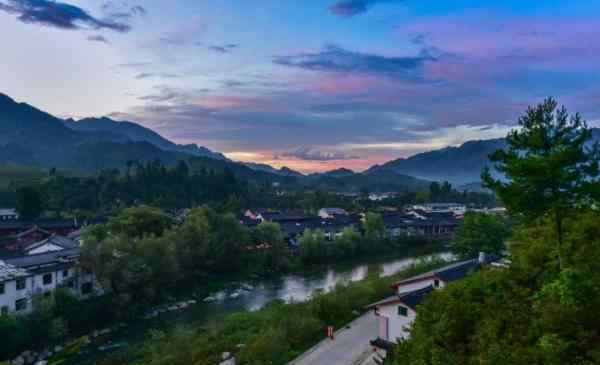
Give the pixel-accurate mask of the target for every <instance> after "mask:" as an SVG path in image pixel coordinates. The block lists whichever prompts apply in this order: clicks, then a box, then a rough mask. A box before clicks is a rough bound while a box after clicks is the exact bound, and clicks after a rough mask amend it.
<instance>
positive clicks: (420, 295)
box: [399, 285, 435, 309]
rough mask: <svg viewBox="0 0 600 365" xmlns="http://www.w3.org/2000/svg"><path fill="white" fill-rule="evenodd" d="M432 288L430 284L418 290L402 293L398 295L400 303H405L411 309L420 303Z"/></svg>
mask: <svg viewBox="0 0 600 365" xmlns="http://www.w3.org/2000/svg"><path fill="white" fill-rule="evenodd" d="M434 290H435V289H434V288H433V286H431V285H430V286H427V287H425V288H422V289H419V290H415V291H411V292H408V293H403V294H401V295H400V298H399V299H400V301H401V302H402V303H404V304H406V305H407V306H409V307H411V308H412V309H415V308H416V307H417V305H419V304H421V302H422V301H423V299H425V297H426V296H427V294H429V293H431V292H432V291H434Z"/></svg>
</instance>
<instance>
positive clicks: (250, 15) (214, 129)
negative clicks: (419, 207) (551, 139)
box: [0, 0, 600, 172]
mask: <svg viewBox="0 0 600 365" xmlns="http://www.w3.org/2000/svg"><path fill="white" fill-rule="evenodd" d="M599 11H600V1H583V0H579V1H578V0H573V1H558V0H555V1H550V0H547V1H543V0H538V1H522V0H519V1H517V0H502V1H500V0H452V1H440V0H435V1H432V0H430V1H423V0H302V1H300V0H293V1H292V0H258V1H248V0H171V1H164V0H137V1H136V0H111V1H105V0H99V1H93V0H64V2H54V1H49V0H0V34H2V35H3V36H2V40H3V42H2V45H1V49H2V52H1V57H2V67H0V92H2V93H6V94H8V95H9V96H11V97H12V98H14V99H16V100H18V101H23V102H27V103H29V104H32V105H35V106H36V107H38V108H40V109H43V110H46V111H48V112H50V113H53V114H55V115H58V116H62V117H74V118H83V117H91V116H96V117H97V116H110V117H112V118H113V119H117V120H129V121H133V122H137V123H139V124H142V125H144V126H147V127H150V128H152V129H154V130H156V131H157V132H159V133H160V134H162V135H163V136H165V137H167V138H169V139H171V140H173V141H176V142H178V143H197V144H199V145H202V146H206V147H208V148H210V149H213V150H216V151H219V152H222V153H224V154H225V155H226V156H228V157H229V158H232V159H235V160H241V161H253V162H260V163H268V164H271V165H273V166H277V167H281V166H288V167H290V168H294V169H297V170H300V171H303V172H313V171H325V170H331V169H336V168H340V167H346V168H350V169H353V170H357V171H360V170H363V169H366V168H368V167H369V166H371V165H374V164H378V163H382V162H385V161H388V160H391V159H395V158H400V157H407V156H411V155H413V154H416V153H419V152H423V151H428V150H432V149H437V148H442V147H445V146H449V145H458V144H460V143H462V142H464V141H467V140H471V139H487V138H495V137H501V136H504V135H505V134H506V132H507V131H508V130H510V129H511V128H512V127H514V126H515V124H516V122H517V119H518V117H519V115H520V114H522V113H523V112H524V111H525V109H526V108H527V106H528V105H531V104H535V103H537V102H539V101H541V100H543V99H544V98H545V97H548V96H553V97H555V98H557V99H558V101H559V103H561V104H564V105H566V106H567V108H569V110H570V111H573V112H575V111H577V112H580V113H582V115H583V116H584V117H585V118H586V119H587V120H588V121H589V123H590V124H591V125H592V126H598V125H600V123H598V120H600V103H599V101H600V88H599V87H598V86H597V85H599V83H598V81H600V80H599V79H600V67H599V66H598V65H600V37H599V36H598V35H599V33H598V29H600V17H598V15H597V14H598V12H599Z"/></svg>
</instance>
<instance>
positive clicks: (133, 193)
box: [41, 160, 248, 214]
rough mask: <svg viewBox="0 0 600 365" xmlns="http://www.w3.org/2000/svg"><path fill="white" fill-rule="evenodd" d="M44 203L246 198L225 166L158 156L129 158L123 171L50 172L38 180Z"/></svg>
mask: <svg viewBox="0 0 600 365" xmlns="http://www.w3.org/2000/svg"><path fill="white" fill-rule="evenodd" d="M41 190H42V191H43V193H44V197H45V200H46V205H47V209H48V210H49V211H51V212H55V213H56V214H62V213H65V212H75V213H79V214H83V213H86V212H87V213H88V214H98V213H112V212H115V211H119V210H120V209H122V208H123V207H129V206H134V205H140V204H147V205H153V206H159V207H161V208H189V207H192V206H197V205H200V204H204V203H214V204H220V203H222V202H230V201H231V202H233V201H235V200H236V199H246V196H247V191H248V189H247V186H246V185H245V184H244V183H242V182H240V181H239V180H238V179H237V178H236V177H235V176H234V175H233V173H232V172H231V171H229V170H227V169H222V170H208V169H204V168H198V169H193V170H192V169H190V168H189V167H188V165H187V164H186V163H185V162H183V161H180V162H179V164H177V165H176V166H174V167H168V166H166V165H164V164H163V163H161V162H160V161H159V160H155V161H152V162H147V163H145V164H142V163H134V162H129V163H128V164H127V168H126V169H124V171H121V170H118V169H107V170H102V171H99V172H98V173H96V174H95V175H93V176H68V175H65V174H62V173H61V174H53V175H50V176H49V177H48V178H47V179H45V180H44V181H43V183H42V184H41Z"/></svg>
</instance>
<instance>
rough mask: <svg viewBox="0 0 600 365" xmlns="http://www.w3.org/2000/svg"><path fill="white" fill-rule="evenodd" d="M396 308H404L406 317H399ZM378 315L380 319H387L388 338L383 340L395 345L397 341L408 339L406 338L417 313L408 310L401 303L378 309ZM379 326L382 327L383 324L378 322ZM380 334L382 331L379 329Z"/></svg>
mask: <svg viewBox="0 0 600 365" xmlns="http://www.w3.org/2000/svg"><path fill="white" fill-rule="evenodd" d="M398 307H405V308H406V309H407V315H406V316H402V315H399V314H398ZM379 315H380V316H381V317H384V318H387V322H388V324H387V326H388V331H387V332H388V338H386V339H385V340H388V341H391V342H396V343H397V342H398V340H399V339H400V340H403V339H406V338H408V336H409V335H410V328H411V325H412V323H413V322H414V321H415V318H416V317H417V313H416V312H415V311H414V310H412V309H410V308H408V307H407V306H405V305H404V304H402V303H398V304H389V305H385V306H381V307H379ZM379 325H380V326H382V325H384V324H383V323H381V321H380V323H379ZM381 332H382V331H381V329H380V333H381Z"/></svg>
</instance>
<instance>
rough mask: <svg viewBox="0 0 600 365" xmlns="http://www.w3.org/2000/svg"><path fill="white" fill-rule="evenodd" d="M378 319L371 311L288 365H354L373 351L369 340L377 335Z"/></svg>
mask: <svg viewBox="0 0 600 365" xmlns="http://www.w3.org/2000/svg"><path fill="white" fill-rule="evenodd" d="M377 329H378V327H377V319H376V317H375V316H374V315H373V312H371V311H369V312H368V313H366V314H365V315H363V316H362V317H360V318H358V319H356V320H355V321H354V322H352V323H351V324H350V328H348V329H342V330H340V331H338V332H336V336H335V340H334V341H332V340H329V339H326V340H323V341H321V342H320V343H319V344H317V345H316V346H315V347H313V348H312V349H310V350H309V351H307V352H305V353H304V354H303V355H301V356H300V357H298V358H297V359H295V360H294V361H292V362H290V363H289V364H288V365H353V364H355V363H360V362H362V360H364V358H366V356H368V354H370V352H371V346H370V345H369V341H370V340H372V339H374V338H375V337H376V336H377Z"/></svg>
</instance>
